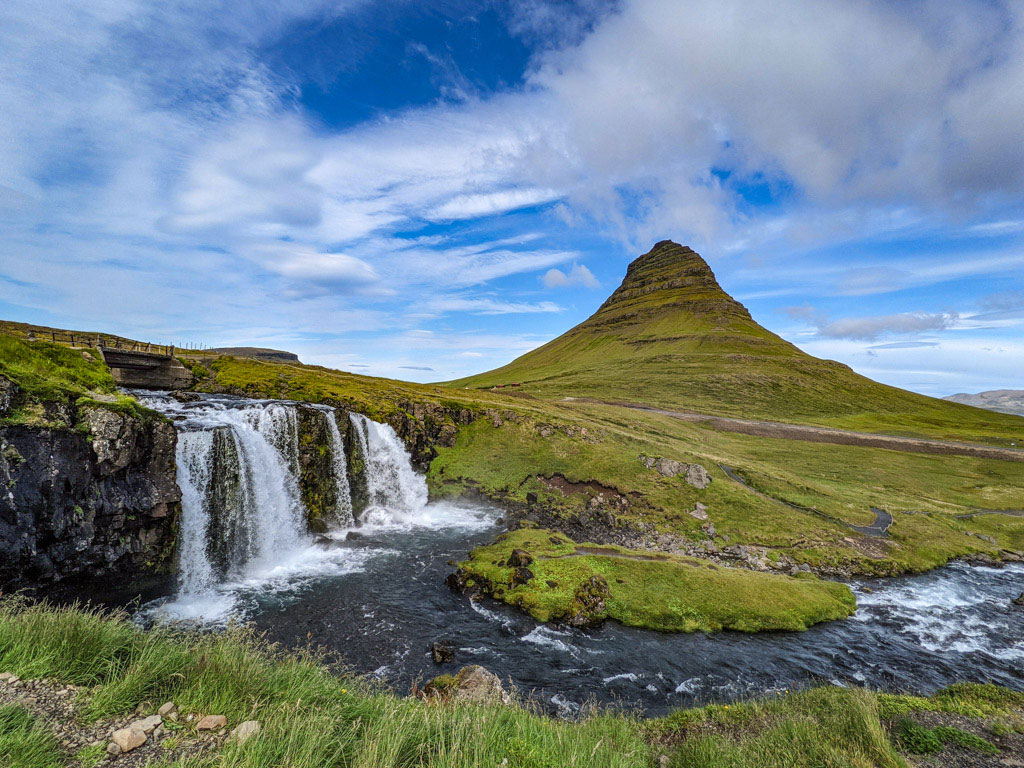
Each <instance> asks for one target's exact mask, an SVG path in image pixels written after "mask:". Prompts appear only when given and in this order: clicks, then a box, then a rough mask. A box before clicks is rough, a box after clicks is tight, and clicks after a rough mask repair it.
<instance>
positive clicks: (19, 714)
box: [0, 704, 63, 768]
mask: <svg viewBox="0 0 1024 768" xmlns="http://www.w3.org/2000/svg"><path fill="white" fill-rule="evenodd" d="M0 765H5V766H10V767H11V768H61V766H62V765H63V761H61V760H60V757H59V751H58V747H57V740H56V739H55V738H54V737H53V734H52V733H50V730H49V729H48V728H46V727H45V726H43V725H41V724H40V723H39V722H38V721H37V720H36V719H35V718H34V717H33V716H32V714H31V713H30V712H29V711H28V710H26V709H23V708H22V707H19V706H16V705H14V704H9V705H7V706H2V707H0Z"/></svg>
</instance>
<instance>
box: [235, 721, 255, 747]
mask: <svg viewBox="0 0 1024 768" xmlns="http://www.w3.org/2000/svg"><path fill="white" fill-rule="evenodd" d="M259 732H260V721H259V720H246V721H245V722H244V723H239V724H238V727H237V728H235V730H234V731H232V732H231V737H232V738H233V739H234V740H235V741H237V742H238V743H239V744H244V743H245V742H247V741H248V740H249V739H251V738H252V737H253V736H257V735H259Z"/></svg>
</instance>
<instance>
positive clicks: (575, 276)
mask: <svg viewBox="0 0 1024 768" xmlns="http://www.w3.org/2000/svg"><path fill="white" fill-rule="evenodd" d="M541 281H542V282H543V283H544V287H545V288H568V287H570V286H574V285H582V286H583V287H584V288H600V287H601V283H599V282H598V280H597V278H596V277H594V273H593V272H591V271H590V270H589V269H587V266H586V265H585V264H573V265H572V269H570V270H569V273H568V274H566V273H565V272H563V271H562V270H560V269H549V270H548V271H547V272H545V273H544V276H543V277H542V278H541Z"/></svg>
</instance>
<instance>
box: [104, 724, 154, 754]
mask: <svg viewBox="0 0 1024 768" xmlns="http://www.w3.org/2000/svg"><path fill="white" fill-rule="evenodd" d="M111 741H113V742H114V744H115V745H117V746H118V747H119V748H120V750H121V752H131V751H132V750H133V749H136V748H138V747H141V746H142V745H143V744H145V743H146V734H145V733H143V732H142V731H138V730H135V729H134V728H122V729H121V730H119V731H114V735H113V736H112V737H111ZM108 749H109V747H108Z"/></svg>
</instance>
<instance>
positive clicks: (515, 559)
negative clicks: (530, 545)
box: [508, 549, 533, 568]
mask: <svg viewBox="0 0 1024 768" xmlns="http://www.w3.org/2000/svg"><path fill="white" fill-rule="evenodd" d="M532 562H533V555H531V554H530V553H529V552H527V551H526V550H525V549H513V550H512V554H511V555H509V557H508V567H509V568H519V567H520V566H526V565H529V564H530V563H532Z"/></svg>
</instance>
